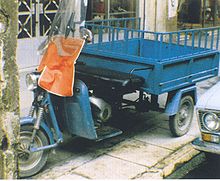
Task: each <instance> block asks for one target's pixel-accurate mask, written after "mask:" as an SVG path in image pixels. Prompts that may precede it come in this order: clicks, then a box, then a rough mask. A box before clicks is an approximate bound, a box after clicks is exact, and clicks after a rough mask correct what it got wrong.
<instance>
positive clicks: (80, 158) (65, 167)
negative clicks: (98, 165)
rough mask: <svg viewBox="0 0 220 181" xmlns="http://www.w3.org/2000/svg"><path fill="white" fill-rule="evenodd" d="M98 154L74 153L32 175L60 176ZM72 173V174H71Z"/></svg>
mask: <svg viewBox="0 0 220 181" xmlns="http://www.w3.org/2000/svg"><path fill="white" fill-rule="evenodd" d="M98 156H100V155H99V153H87V154H75V155H74V156H73V157H71V158H69V161H66V162H63V163H58V164H57V165H54V166H53V167H52V168H51V167H50V169H47V170H45V171H43V172H41V173H40V174H38V175H36V176H34V177H32V178H33V179H55V178H59V177H62V176H63V175H64V174H69V173H70V171H71V170H73V169H74V168H77V167H79V166H81V165H84V164H86V163H87V162H89V161H91V160H93V159H95V158H96V157H98ZM71 175H73V174H71Z"/></svg>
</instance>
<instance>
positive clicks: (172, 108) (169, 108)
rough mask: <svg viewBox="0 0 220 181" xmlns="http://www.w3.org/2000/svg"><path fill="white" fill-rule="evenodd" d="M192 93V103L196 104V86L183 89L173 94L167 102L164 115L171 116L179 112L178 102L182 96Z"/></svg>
mask: <svg viewBox="0 0 220 181" xmlns="http://www.w3.org/2000/svg"><path fill="white" fill-rule="evenodd" d="M189 93H192V96H193V97H192V98H193V100H194V102H195V103H196V102H197V92H196V86H195V85H194V86H191V87H187V88H184V89H180V90H179V91H177V92H176V93H175V95H174V96H172V98H171V99H169V100H167V104H166V109H165V114H166V115H168V116H173V115H175V114H177V112H178V110H179V105H180V101H181V98H182V95H183V94H189Z"/></svg>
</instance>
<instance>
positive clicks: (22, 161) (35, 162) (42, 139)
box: [18, 125, 49, 178]
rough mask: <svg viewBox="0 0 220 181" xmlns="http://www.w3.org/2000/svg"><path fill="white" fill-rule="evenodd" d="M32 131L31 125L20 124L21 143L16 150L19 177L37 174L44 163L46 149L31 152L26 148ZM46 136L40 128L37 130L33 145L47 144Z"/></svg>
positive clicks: (46, 155) (46, 154)
mask: <svg viewBox="0 0 220 181" xmlns="http://www.w3.org/2000/svg"><path fill="white" fill-rule="evenodd" d="M32 133H33V126H32V125H24V126H21V130H20V140H21V144H20V146H19V151H18V161H19V169H20V172H19V173H20V174H19V176H20V177H21V178H24V177H30V176H33V175H35V174H37V173H38V172H39V171H40V170H41V169H42V168H43V167H44V165H45V164H46V162H47V158H48V150H44V151H39V152H34V153H31V152H30V151H29V150H28V144H29V141H30V139H31V136H32ZM48 144H49V142H48V138H47V136H46V135H45V133H44V132H43V131H42V130H38V131H37V134H36V136H35V139H34V144H33V145H34V147H42V146H46V145H48Z"/></svg>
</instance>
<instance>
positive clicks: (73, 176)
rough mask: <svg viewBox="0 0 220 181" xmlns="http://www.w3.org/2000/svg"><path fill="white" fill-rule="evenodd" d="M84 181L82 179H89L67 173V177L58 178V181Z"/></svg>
mask: <svg viewBox="0 0 220 181" xmlns="http://www.w3.org/2000/svg"><path fill="white" fill-rule="evenodd" d="M57 179H58V180H82V179H88V178H85V177H83V176H80V175H76V174H73V173H71V174H70V173H69V174H68V173H67V174H65V175H62V176H60V177H57V178H56V180H57Z"/></svg>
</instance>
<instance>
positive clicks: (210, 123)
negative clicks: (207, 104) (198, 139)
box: [202, 112, 220, 131]
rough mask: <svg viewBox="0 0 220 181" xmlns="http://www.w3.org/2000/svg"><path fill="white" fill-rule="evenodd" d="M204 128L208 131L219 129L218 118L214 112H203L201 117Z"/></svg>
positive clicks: (219, 120)
mask: <svg viewBox="0 0 220 181" xmlns="http://www.w3.org/2000/svg"><path fill="white" fill-rule="evenodd" d="M202 121H203V124H204V126H205V128H206V129H207V130H209V131H219V130H220V119H219V118H218V116H217V115H216V114H215V113H210V112H209V113H205V114H204V115H203V117H202Z"/></svg>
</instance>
